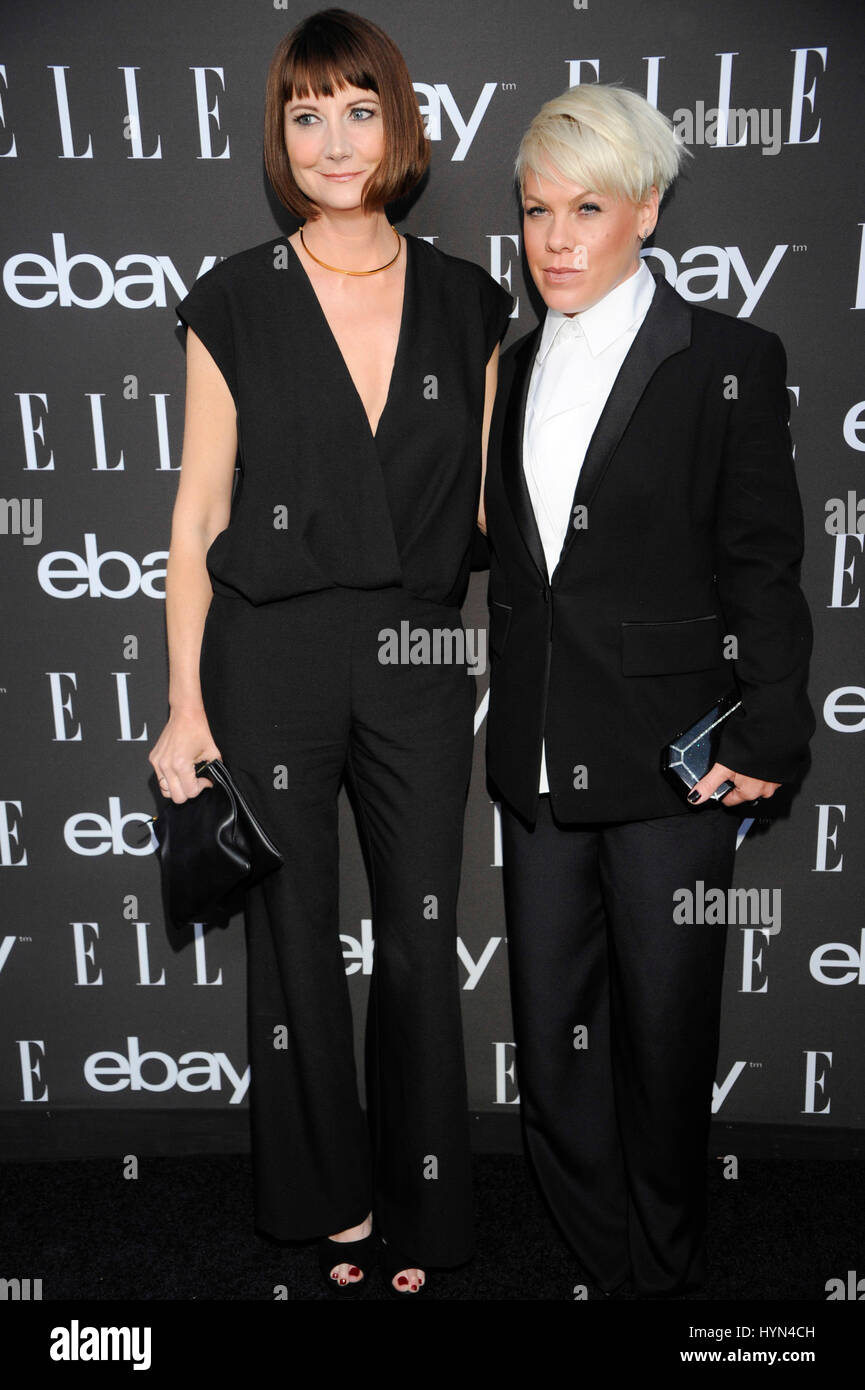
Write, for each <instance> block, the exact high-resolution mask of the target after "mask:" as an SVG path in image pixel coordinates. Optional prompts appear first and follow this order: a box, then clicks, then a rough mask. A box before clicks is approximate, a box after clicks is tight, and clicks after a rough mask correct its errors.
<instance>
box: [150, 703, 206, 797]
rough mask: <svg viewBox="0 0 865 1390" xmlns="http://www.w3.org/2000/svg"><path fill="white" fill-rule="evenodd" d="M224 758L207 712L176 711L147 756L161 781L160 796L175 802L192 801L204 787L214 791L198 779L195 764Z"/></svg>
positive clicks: (172, 712) (201, 778)
mask: <svg viewBox="0 0 865 1390" xmlns="http://www.w3.org/2000/svg"><path fill="white" fill-rule="evenodd" d="M221 757H222V754H221V753H220V751H219V749H218V748H217V746H216V744H215V743H214V741H213V736H212V734H211V732H210V725H209V724H208V722H207V716H206V714H205V713H204V710H203V709H201V710H194V711H188V712H184V713H178V712H177V711H176V710H172V711H171V714H170V715H169V717H168V723H167V724H166V725H165V728H164V729H163V730H162V733H161V734H160V735H159V738H158V739H157V741H156V743H155V744H154V746H153V748H152V749H151V750H150V752H149V753H148V755H147V759H148V762H149V763H150V764H151V766H152V767H153V769H154V771H155V772H156V776H157V778H158V779H159V790H160V792H161V793H162V795H163V796H164V797H166V798H167V799H169V800H171V801H188V800H189V799H190V798H191V797H193V796H198V795H199V793H200V792H201V790H202V788H203V787H212V786H213V783H212V782H209V781H208V780H207V778H206V777H196V775H195V764H196V763H200V762H202V761H205V760H206V761H207V762H210V761H211V759H212V758H221Z"/></svg>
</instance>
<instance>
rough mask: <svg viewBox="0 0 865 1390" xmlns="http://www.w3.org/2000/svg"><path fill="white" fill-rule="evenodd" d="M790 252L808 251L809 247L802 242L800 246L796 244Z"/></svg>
mask: <svg viewBox="0 0 865 1390" xmlns="http://www.w3.org/2000/svg"><path fill="white" fill-rule="evenodd" d="M790 250H791V251H807V250H808V247H807V246H805V245H804V244H803V243H801V242H800V243H799V244H794V245H793V246H791V247H790Z"/></svg>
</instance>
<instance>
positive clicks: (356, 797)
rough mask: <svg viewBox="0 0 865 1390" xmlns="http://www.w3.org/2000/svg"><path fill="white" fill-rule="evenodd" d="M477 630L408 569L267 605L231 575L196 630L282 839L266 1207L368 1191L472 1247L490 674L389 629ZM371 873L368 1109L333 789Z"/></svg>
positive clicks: (416, 1252) (332, 1206) (267, 981)
mask: <svg viewBox="0 0 865 1390" xmlns="http://www.w3.org/2000/svg"><path fill="white" fill-rule="evenodd" d="M404 620H408V621H409V622H410V623H411V626H412V629H418V628H422V627H423V628H426V629H428V630H432V629H434V628H443V629H450V630H452V631H457V630H461V628H462V622H461V617H460V611H459V609H458V608H454V607H450V606H443V605H441V604H435V603H428V602H424V601H422V600H420V599H418V598H416V597H415V596H413V595H411V594H409V593H408V592H406V591H405V590H403V589H401V588H388V589H379V590H358V589H347V588H337V589H327V590H324V591H321V592H318V593H314V594H305V595H300V596H298V597H293V598H290V599H285V600H280V601H277V602H274V603H268V604H263V605H258V606H256V605H253V604H250V603H249V602H247V601H246V600H245V599H243V598H235V597H233V596H228V595H226V594H224V593H221V592H218V593H215V594H214V597H213V600H212V603H211V606H210V608H209V610H208V614H207V619H206V622H205V628H204V636H203V641H202V649H201V668H200V669H201V685H202V696H203V700H204V707H205V712H206V714H207V718H208V721H209V724H210V729H211V733H212V734H213V737H214V739H215V741H216V744H217V746H218V747H219V749H220V752H221V754H222V756H223V759H224V761H225V762H226V765H227V766H228V768H229V770H230V772H231V773H232V774H233V775H234V776H235V777H236V778H237V781H238V783H239V785H240V787H241V789H242V790H243V791H244V792H245V793H246V794H247V796H248V797H249V800H250V803H251V805H252V806H253V808H254V809H256V810H257V811H258V812H259V814H260V816H261V818H262V821H263V823H264V824H265V827H266V828H267V829H268V830H269V832H270V833H271V834H272V836H273V838H274V840H275V842H276V843H277V845H278V846H279V848H280V850H281V851H282V853H283V855H284V856H285V863H284V865H283V866H282V867H281V868H280V869H278V870H277V871H276V873H274V874H271V875H270V876H269V877H268V878H267V879H265V880H263V881H262V882H261V883H260V884H259V885H258V886H257V887H255V888H253V889H251V890H250V891H249V892H248V893H247V894H246V899H245V925H246V937H247V966H248V1020H249V1029H248V1032H249V1060H250V1069H251V1078H250V1109H251V1122H252V1153H253V1171H254V1183H255V1217H256V1224H257V1225H258V1226H259V1227H260V1228H261V1229H263V1230H265V1231H267V1232H269V1233H270V1234H271V1235H274V1236H276V1237H278V1238H280V1239H289V1240H293V1239H304V1238H307V1237H313V1236H322V1235H333V1234H336V1233H337V1232H338V1231H342V1230H346V1229H347V1228H349V1227H351V1226H355V1225H358V1224H360V1222H362V1221H363V1220H364V1219H365V1217H366V1216H367V1213H368V1212H370V1211H372V1212H373V1216H374V1224H375V1227H376V1229H377V1230H378V1231H379V1233H380V1234H381V1235H383V1236H384V1237H385V1238H386V1239H387V1240H388V1241H389V1242H390V1243H391V1244H392V1245H394V1246H397V1247H399V1248H400V1249H401V1250H403V1251H404V1252H405V1254H406V1255H407V1256H408V1257H409V1259H410V1262H411V1263H413V1264H415V1263H416V1264H417V1265H418V1266H421V1267H423V1266H424V1265H443V1266H448V1265H454V1264H459V1263H462V1262H463V1261H464V1260H467V1259H468V1258H470V1256H471V1254H472V1253H473V1225H472V1201H471V1168H470V1153H469V1122H468V1103H467V1092H466V1079H465V1065H464V1054H463V1038H462V1023H461V1012H460V994H459V979H458V972H457V955H456V904H457V890H458V883H459V875H460V865H461V856H462V828H463V815H464V807H465V798H466V793H467V789H468V783H469V777H470V772H471V759H472V744H473V715H474V703H475V702H474V692H475V682H474V680H473V678H472V677H471V675H470V673H469V672H468V671H467V669H466V666H465V664H464V663H463V664H461V665H460V664H456V663H454V662H451V663H450V664H438V665H436V664H433V663H427V664H417V665H412V664H407V663H401V664H384V663H383V662H382V661H380V660H379V654H380V651H381V650H382V642H381V636H380V634H382V632H383V631H384V630H385V629H392V630H394V631H395V632H396V633H399V632H400V623H401V622H402V621H404ZM343 779H345V781H346V783H347V786H348V790H349V793H350V796H351V799H352V803H353V805H354V807H355V815H356V818H357V822H358V831H359V835H360V838H361V843H362V845H363V848H364V854H365V858H366V860H367V863H368V868H369V873H370V887H371V898H372V916H373V934H374V939H375V947H374V954H373V972H372V977H371V981H370V994H369V1006H368V1015H367V1030H366V1058H365V1062H366V1092H367V1096H366V1098H367V1111H366V1113H365V1112H364V1111H363V1110H362V1109H361V1106H360V1102H359V1097H358V1087H357V1074H356V1068H355V1059H354V1037H353V1026H352V1014H351V1005H350V999H349V992H348V985H347V980H346V974H345V962H344V959H343V955H342V949H341V945H340V935H339V933H340V924H339V846H338V825H337V795H338V792H339V789H340V784H341V783H342V781H343Z"/></svg>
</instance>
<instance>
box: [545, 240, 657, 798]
mask: <svg viewBox="0 0 865 1390" xmlns="http://www.w3.org/2000/svg"><path fill="white" fill-rule="evenodd" d="M654 293H655V281H654V278H653V276H652V273H651V271H650V270H649V267H648V266H647V265H646V263H645V261H644V260H641V261H640V268H639V270H637V271H635V273H634V274H633V275H630V276H628V278H627V280H623V281H622V283H621V284H620V285H616V287H615V289H612V290H610V292H609V294H606V295H605V296H604V298H603V299H601V300H599V301H598V303H597V304H593V305H592V307H591V308H590V309H584V310H583V312H582V313H580V314H575V315H574V317H573V318H568V317H567V315H565V314H563V313H561V312H560V311H559V310H558V309H547V313H546V318H545V319H544V326H543V329H542V331H541V339H540V343H539V346H538V351H537V356H536V357H535V362H534V366H533V368H532V379H531V382H530V383H529V394H528V398H527V401H526V419H525V426H524V431H523V470H524V472H525V475H526V484H527V486H528V490H529V497H530V498H531V503H532V507H533V509H534V513H535V520H536V522H537V525H538V531H539V532H540V537H541V543H542V545H543V548H544V555H545V557H546V562H547V575H548V576H549V578H550V579H552V577H553V571H554V570H555V568H556V566H557V565H558V563H559V556H560V554H561V551H562V546H563V545H564V542H565V537H566V535H567V533H568V525H569V523H570V520H571V507H572V505H573V501H574V492H575V490H576V486H577V481H578V479H579V476H580V470H581V468H582V466H583V460H584V459H585V456H586V450H587V449H588V447H589V443H590V441H591V438H592V435H593V434H594V432H595V427H596V425H597V423H598V420H599V419H600V415H601V411H602V410H603V408H604V406H605V405H606V402H607V397H608V396H609V394H610V391H611V389H612V386H613V383H614V381H615V379H616V377H617V376H618V374H619V370H620V368H621V366H622V363H623V362H624V360H625V357H626V356H627V353H628V349H629V348H630V346H631V344H632V343H633V341H634V338H635V337H636V335H637V332H638V330H639V328H640V325H641V323H642V322H643V319H644V318H645V316H646V311H647V310H648V307H649V304H650V303H651V301H652V296H653V295H654ZM589 524H591V522H590V523H589ZM549 789H550V784H549V780H548V778H547V757H546V745H544V746H543V748H542V750H541V776H540V790H541V791H542V792H548V791H549Z"/></svg>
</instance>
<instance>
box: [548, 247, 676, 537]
mask: <svg viewBox="0 0 865 1390" xmlns="http://www.w3.org/2000/svg"><path fill="white" fill-rule="evenodd" d="M652 274H653V276H654V279H655V282H656V283H655V293H654V295H653V296H652V302H651V303H650V305H649V307H648V310H647V311H646V317H645V318H644V319H643V322H642V324H641V325H640V328H639V330H638V332H637V335H636V337H635V338H634V341H633V343H632V344H631V346H630V348H629V350H628V354H627V356H626V358H625V360H624V362H623V363H622V365H621V368H620V369H619V374H618V376H617V377H616V380H615V381H614V382H613V386H612V389H611V391H610V394H609V396H608V397H607V401H606V404H605V405H604V409H603V410H602V412H601V416H600V419H599V420H598V423H597V425H596V426H595V432H594V434H593V435H592V438H591V440H590V441H589V447H588V449H587V450H586V457H585V459H584V460H583V466H582V468H581V469H580V476H579V478H578V480H577V487H576V491H575V492H574V498H573V502H572V504H571V514H572V515H573V511H574V508H575V507H577V506H580V505H583V506H586V507H588V506H589V504H590V503H591V501H592V498H593V497H594V495H595V493H596V492H597V490H598V487H599V485H600V483H601V480H602V478H603V476H604V473H605V472H606V470H607V467H608V465H609V462H610V460H611V458H612V457H613V454H614V453H615V451H616V448H617V446H618V443H619V440H620V439H621V437H622V435H623V434H624V432H625V430H626V428H627V426H628V422H629V421H630V419H631V416H632V415H633V413H634V411H635V410H636V408H637V406H638V405H639V402H640V397H641V396H642V394H643V392H644V391H645V389H646V387H647V386H648V384H649V381H650V380H651V378H652V376H653V375H654V374H655V372H656V371H657V369H658V367H659V366H660V365H661V363H662V362H664V361H665V360H666V358H668V357H672V356H673V355H674V353H677V352H681V351H682V349H683V348H686V347H688V346H689V344H690V342H691V310H690V308H689V307H688V305H687V304H686V303H685V301H684V300H683V299H682V298H681V296H680V295H679V294H677V293H676V291H675V290H674V289H673V288H672V286H671V285H670V284H668V282H667V280H666V279H665V277H664V275H663V273H662V272H659V273H658V274H655V272H654V271H653V272H652ZM589 524H590V525H591V519H590V521H589ZM575 535H576V528H575V527H574V526H570V525H569V526H568V532H567V535H566V537H565V543H564V545H563V546H562V553H561V555H560V557H559V564H561V562H562V560H563V559H564V557H565V556H566V555H567V553H568V550H569V549H570V547H571V545H572V544H573V541H574V536H575Z"/></svg>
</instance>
